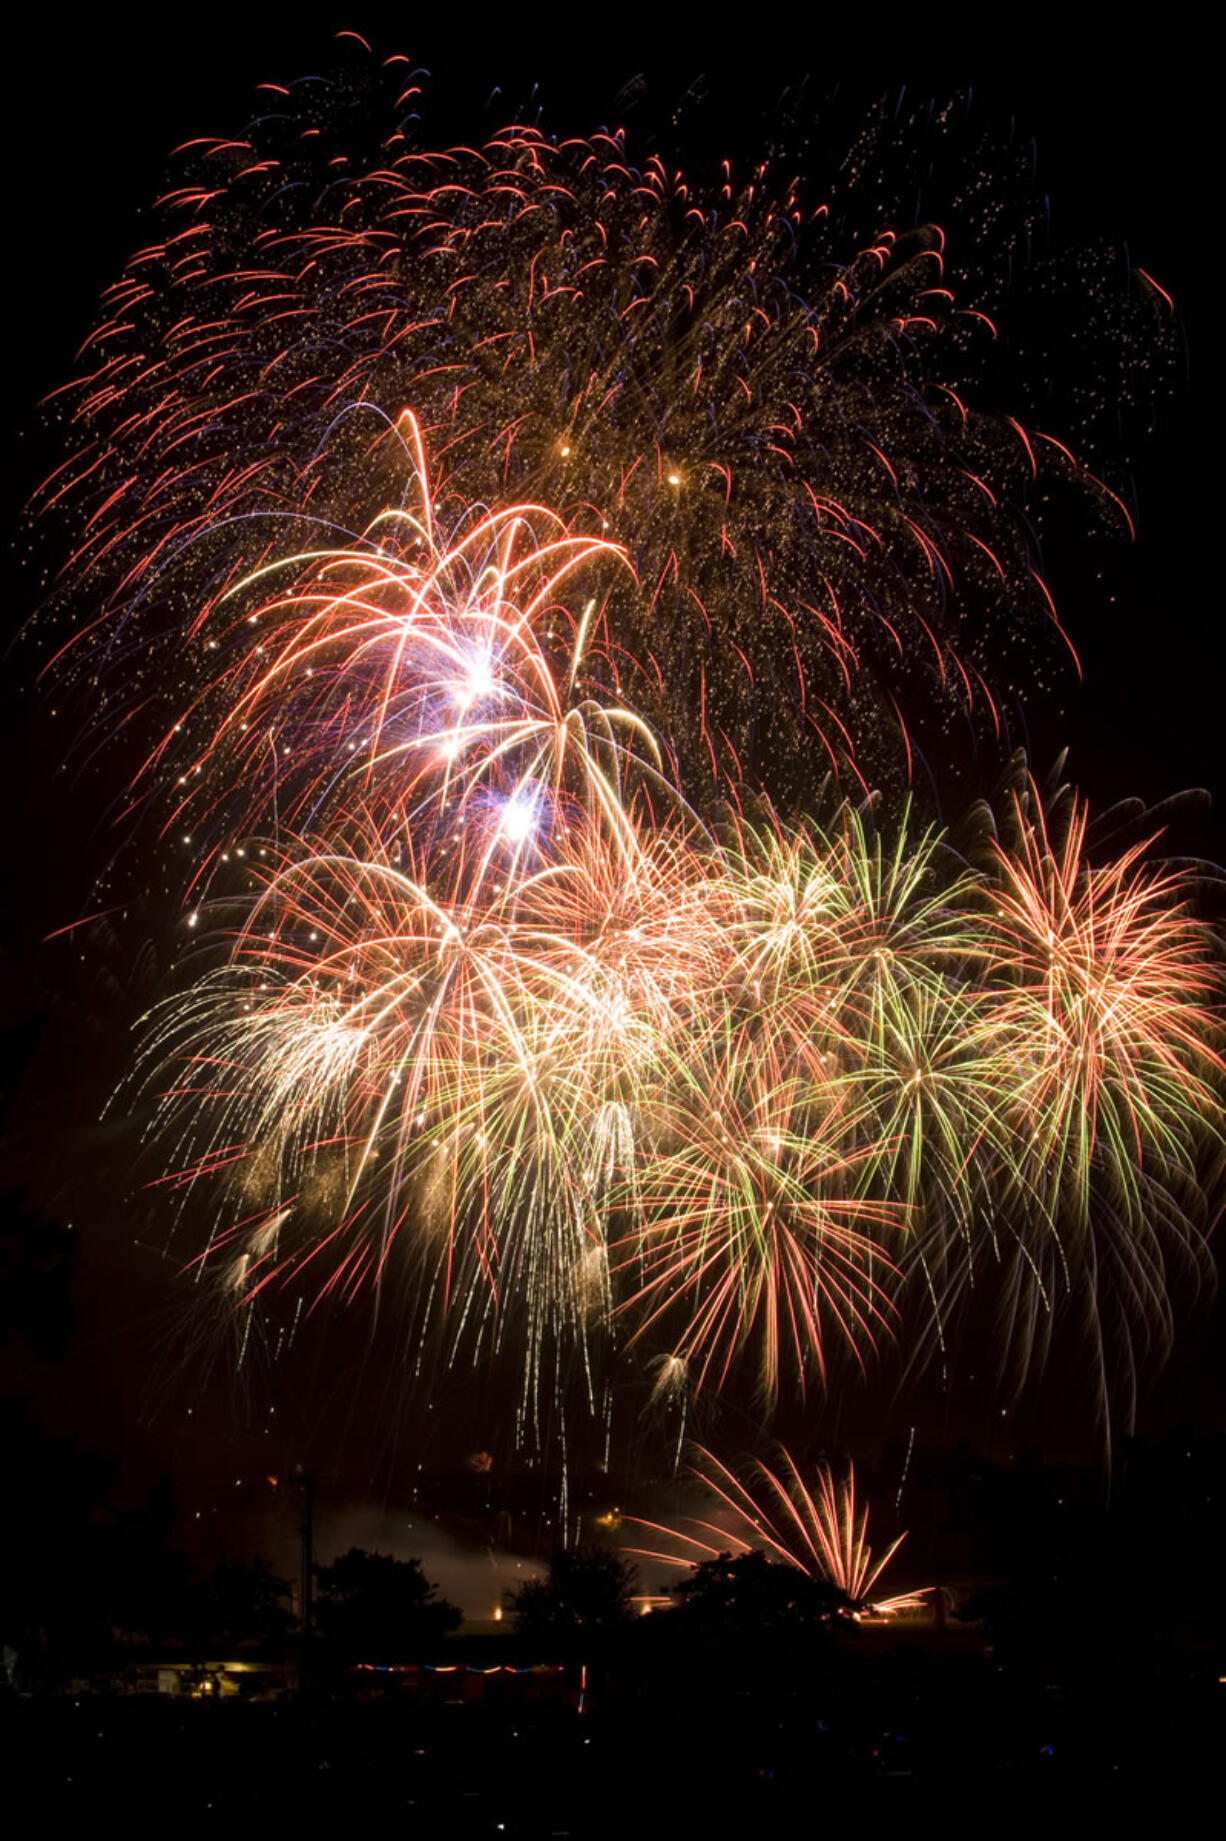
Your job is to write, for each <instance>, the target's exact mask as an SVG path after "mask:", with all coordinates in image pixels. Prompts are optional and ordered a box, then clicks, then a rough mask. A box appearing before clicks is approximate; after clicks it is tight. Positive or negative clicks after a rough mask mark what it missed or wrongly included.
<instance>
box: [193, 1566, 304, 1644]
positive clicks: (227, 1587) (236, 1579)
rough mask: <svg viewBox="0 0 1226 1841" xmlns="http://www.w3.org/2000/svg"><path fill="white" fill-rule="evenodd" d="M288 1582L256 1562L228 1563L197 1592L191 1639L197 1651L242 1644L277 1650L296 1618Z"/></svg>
mask: <svg viewBox="0 0 1226 1841" xmlns="http://www.w3.org/2000/svg"><path fill="white" fill-rule="evenodd" d="M289 1595H290V1586H289V1582H288V1580H285V1579H279V1578H278V1577H277V1576H276V1574H275V1573H274V1572H273V1571H272V1568H271V1567H270V1566H267V1565H265V1563H264V1562H263V1561H261V1560H257V1561H255V1562H254V1564H252V1565H250V1566H242V1565H238V1564H236V1563H234V1562H231V1561H224V1562H223V1563H222V1564H221V1565H220V1566H217V1567H215V1568H214V1569H213V1571H212V1572H211V1573H210V1574H209V1576H208V1577H207V1578H206V1579H203V1580H201V1581H200V1583H199V1584H198V1585H197V1586H196V1588H195V1590H194V1593H193V1606H192V1613H193V1615H192V1640H193V1643H194V1645H195V1647H196V1648H197V1649H198V1650H207V1651H210V1652H213V1653H220V1652H221V1651H223V1650H228V1649H233V1648H235V1647H236V1646H241V1645H243V1644H253V1645H256V1646H258V1647H259V1648H261V1649H277V1648H279V1647H280V1646H281V1645H282V1644H283V1643H284V1641H285V1638H286V1635H287V1634H288V1631H289V1627H290V1624H291V1622H292V1618H291V1616H290V1611H289V1606H288V1603H287V1602H286V1601H287V1600H288V1598H289Z"/></svg>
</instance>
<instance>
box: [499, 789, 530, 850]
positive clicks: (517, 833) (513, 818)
mask: <svg viewBox="0 0 1226 1841" xmlns="http://www.w3.org/2000/svg"><path fill="white" fill-rule="evenodd" d="M535 826H536V801H535V800H534V799H533V797H532V795H531V793H528V792H525V791H524V789H523V788H522V787H521V788H520V789H519V790H518V791H517V792H515V793H513V794H512V795H511V797H510V798H509V799H508V800H507V802H506V804H505V805H504V806H503V808H502V831H503V836H504V837H506V838H507V839H508V841H509V842H510V843H512V844H522V843H523V842H524V840H525V839H526V838H527V837H529V836H530V835H531V833H532V831H533V830H534V828H535Z"/></svg>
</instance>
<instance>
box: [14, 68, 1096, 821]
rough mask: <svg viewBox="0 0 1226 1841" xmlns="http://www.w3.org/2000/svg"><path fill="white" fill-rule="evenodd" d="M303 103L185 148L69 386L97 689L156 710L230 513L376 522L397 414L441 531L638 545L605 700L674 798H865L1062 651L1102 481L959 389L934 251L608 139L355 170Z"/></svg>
mask: <svg viewBox="0 0 1226 1841" xmlns="http://www.w3.org/2000/svg"><path fill="white" fill-rule="evenodd" d="M301 106H302V99H294V98H290V97H287V98H286V99H285V101H284V103H283V105H282V106H280V107H278V109H277V110H276V111H274V112H272V113H271V114H270V115H267V116H265V117H264V118H263V119H262V120H261V121H260V122H259V123H257V124H255V125H253V127H252V129H251V131H250V134H249V137H248V138H245V139H242V140H233V139H231V140H227V141H224V142H212V143H210V142H199V143H196V144H194V145H193V147H192V148H191V149H190V160H189V172H190V174H192V175H194V177H193V176H189V177H187V179H186V180H185V183H184V184H182V185H181V186H179V187H177V188H176V189H174V190H173V191H172V192H170V193H169V194H168V195H167V197H166V198H165V199H164V200H163V201H162V206H163V210H164V212H165V214H166V232H165V234H164V236H163V238H162V239H161V240H160V241H159V242H157V243H155V244H153V245H151V246H150V247H149V248H147V249H145V250H143V251H141V252H140V253H139V254H138V255H137V256H136V257H134V258H133V260H132V261H131V263H130V264H129V265H128V269H127V271H126V273H125V275H124V277H123V278H122V280H121V281H120V282H119V283H118V284H117V285H116V287H115V288H114V289H113V290H112V291H111V294H110V297H109V299H108V303H107V306H108V311H107V317H106V318H105V320H104V322H103V324H102V325H100V326H99V328H98V329H97V331H96V333H95V334H94V336H93V338H92V340H91V341H90V344H89V347H88V350H87V360H86V361H87V363H88V365H89V366H90V369H89V371H88V374H87V376H86V377H85V379H84V380H83V381H81V382H80V383H78V384H76V385H74V386H72V387H71V394H70V397H69V404H70V410H71V416H72V425H73V428H74V430H75V431H76V434H77V438H78V446H77V448H76V451H75V452H74V454H73V455H72V457H71V458H70V459H69V460H68V461H67V462H66V464H65V466H64V468H62V469H61V470H60V472H59V473H57V475H56V476H55V477H54V478H53V479H52V480H51V481H50V482H48V486H47V488H46V492H45V498H46V502H47V504H48V505H58V506H59V507H60V509H61V512H62V511H63V509H64V508H65V507H68V506H73V507H76V508H77V511H78V517H79V524H80V532H81V537H80V543H79V546H78V548H77V551H76V553H75V554H74V556H73V558H72V563H71V566H70V574H71V576H72V578H73V579H74V580H75V581H78V582H85V583H87V584H88V585H89V591H90V593H91V596H92V597H93V598H94V600H95V601H98V600H99V599H101V600H102V602H103V603H104V604H105V605H106V606H107V607H108V609H109V612H110V618H109V620H108V621H106V622H104V623H103V624H102V625H99V626H95V627H93V628H92V629H91V631H90V633H89V634H88V635H87V636H86V637H85V638H84V639H82V641H81V642H79V643H80V644H81V646H82V647H83V648H84V651H83V655H82V656H83V663H82V669H87V670H89V671H90V672H91V673H96V671H97V670H98V668H99V665H100V663H101V662H102V656H103V655H104V654H107V653H118V654H120V655H121V656H122V657H123V660H124V674H123V675H124V679H125V684H124V686H123V687H122V688H121V687H120V685H119V682H118V680H112V688H111V689H110V691H109V692H107V693H106V694H109V695H110V696H111V697H112V698H114V699H119V700H122V699H123V698H125V697H128V696H132V695H134V694H138V691H134V688H133V687H134V686H137V687H139V693H143V691H144V689H145V688H146V680H147V679H148V678H149V677H150V676H151V675H153V669H154V668H153V666H152V664H151V663H149V662H148V661H146V662H145V663H144V664H142V647H143V646H144V644H145V643H146V641H147V640H148V639H149V638H150V637H153V638H156V637H157V621H158V615H157V604H158V602H159V601H160V600H161V601H164V600H165V597H166V594H167V583H176V582H178V581H179V580H180V579H183V578H185V579H186V580H187V582H188V583H189V584H190V589H189V592H190V593H191V595H192V597H193V599H194V601H195V602H196V604H197V610H198V611H197V614H196V617H195V621H194V630H195V631H197V632H200V633H202V632H203V631H204V630H205V627H206V624H207V621H208V619H209V609H210V606H211V604H212V602H213V601H214V600H215V599H216V598H217V597H218V596H220V595H224V594H225V592H226V590H227V587H228V586H229V584H230V582H231V581H232V580H233V579H234V575H235V571H234V561H235V558H234V542H233V537H232V536H230V535H223V536H220V537H219V533H221V532H226V531H227V528H228V530H229V531H230V532H232V531H233V530H234V528H235V525H236V521H237V522H240V523H241V524H243V525H244V526H245V528H246V530H247V533H248V536H247V541H248V542H249V544H250V545H251V546H252V548H253V550H254V551H256V552H258V551H259V550H260V549H261V548H263V547H266V546H272V547H273V549H274V550H275V548H276V545H277V542H278V539H277V537H276V534H275V526H276V523H277V520H278V519H284V518H300V517H303V516H307V517H314V518H315V519H317V520H320V521H323V520H326V519H329V518H330V519H331V520H332V521H333V523H334V524H336V525H337V526H338V528H349V529H353V528H355V520H356V528H357V529H362V528H366V527H367V526H368V524H369V519H370V517H371V515H372V514H374V513H377V512H379V511H381V510H382V507H383V506H384V505H385V504H386V503H387V502H388V501H389V498H390V493H389V491H388V481H389V476H394V473H395V468H396V459H395V452H394V450H395V440H394V436H393V434H392V431H393V429H394V425H395V423H396V420H397V418H398V417H399V415H400V412H401V410H402V408H403V407H404V405H405V404H411V405H412V406H413V408H414V410H415V412H416V414H417V416H418V418H419V420H420V422H421V424H422V427H423V429H424V432H425V435H426V438H427V440H428V441H429V443H430V445H431V447H432V449H433V450H434V452H435V453H436V454H437V455H438V456H439V457H440V481H439V493H438V497H439V502H440V507H441V508H442V510H443V511H444V513H446V510H447V507H448V506H450V507H453V508H455V507H458V508H459V509H460V510H461V511H462V512H466V511H467V509H468V508H469V507H471V506H474V505H500V504H506V503H507V502H508V501H514V500H518V501H525V502H535V503H541V504H545V505H550V506H556V507H558V508H559V509H561V510H562V512H563V514H564V515H565V517H566V518H567V521H568V523H569V524H570V525H571V527H572V528H575V529H579V528H583V529H584V530H585V531H586V532H588V533H594V534H596V535H597V536H599V537H602V538H609V539H611V540H612V541H615V542H617V543H619V544H621V545H622V546H623V547H624V549H625V551H626V553H627V554H628V556H629V558H630V560H631V562H632V564H633V567H634V571H635V576H636V578H637V585H636V584H634V583H632V582H631V580H630V578H629V577H628V576H627V577H626V578H625V579H624V580H622V581H615V582H612V583H611V584H610V586H609V588H608V590H607V601H606V602H605V603H603V605H602V612H603V615H604V618H605V620H606V624H607V633H608V641H609V643H608V645H607V648H606V650H605V655H604V658H603V661H602V670H603V672H604V674H605V677H606V680H607V682H606V685H605V692H606V699H607V694H608V693H609V692H610V691H612V692H615V693H616V694H617V695H618V696H619V697H620V696H622V695H624V696H625V697H626V699H627V700H628V701H629V702H631V703H632V704H633V705H634V706H635V707H636V708H638V709H640V710H642V711H643V712H644V713H645V714H646V715H647V716H648V718H649V720H650V721H651V722H652V725H653V727H654V728H655V729H656V730H657V732H658V733H660V735H661V736H662V737H664V738H665V739H666V740H667V741H668V742H669V744H670V745H673V746H675V747H676V748H677V749H678V750H679V752H680V755H681V757H682V760H683V766H684V771H685V777H686V780H687V784H689V785H691V786H692V787H694V788H697V787H698V786H699V785H700V784H701V782H702V781H703V780H704V779H705V780H706V781H707V782H708V784H709V782H710V777H711V776H712V775H713V774H714V776H715V778H716V780H718V781H720V782H728V781H731V782H733V783H736V782H739V781H740V780H741V779H742V778H744V777H746V776H748V777H750V778H760V777H761V776H762V775H763V773H764V772H766V771H769V770H770V764H771V763H772V762H775V763H777V760H778V757H779V755H780V754H781V753H782V752H784V751H786V753H787V754H788V755H790V756H791V757H792V758H793V759H794V760H795V761H799V762H804V763H812V764H813V767H814V772H815V773H816V775H817V776H818V777H820V775H821V774H822V773H824V772H826V771H827V770H828V768H831V767H833V768H834V769H835V770H836V771H837V772H838V773H840V775H842V777H843V778H844V780H845V781H846V783H847V784H848V785H849V786H851V787H855V786H856V785H857V784H858V785H860V786H861V787H863V786H864V785H865V782H864V779H863V774H864V772H865V770H866V769H867V771H868V772H870V773H872V774H874V775H879V774H880V772H881V771H882V764H883V758H884V756H885V755H886V754H887V753H889V752H891V751H894V750H897V751H898V752H900V753H901V752H902V750H903V749H904V748H905V747H906V746H907V743H906V725H907V721H908V712H910V713H911V714H914V713H916V712H917V711H918V710H919V709H920V708H921V707H922V706H923V705H924V704H929V703H931V702H932V701H933V699H936V700H938V701H940V702H941V703H942V704H943V705H945V706H946V707H947V708H950V709H958V710H961V711H963V712H965V713H966V714H967V715H968V716H969V717H971V718H972V720H974V721H975V722H977V723H982V724H984V725H987V726H988V727H990V728H992V729H993V730H995V729H996V728H997V726H998V724H999V692H1000V691H1001V690H1003V691H1004V692H1005V693H1006V694H1008V693H1009V692H1010V691H1011V690H1013V689H1016V688H1017V686H1018V685H1020V684H1022V683H1024V682H1026V681H1027V679H1028V678H1029V677H1030V676H1032V675H1033V673H1034V669H1035V657H1034V654H1035V643H1036V642H1035V640H1034V634H1035V633H1036V632H1037V631H1038V630H1040V629H1042V628H1048V627H1050V626H1051V624H1052V623H1053V622H1055V623H1056V625H1058V620H1057V616H1056V614H1055V611H1054V609H1053V607H1052V605H1051V602H1050V597H1049V596H1047V594H1046V591H1045V589H1044V588H1043V585H1042V582H1041V580H1040V578H1039V577H1038V574H1037V558H1036V556H1035V555H1034V554H1033V551H1032V546H1031V541H1030V538H1029V535H1028V529H1027V522H1026V517H1025V513H1024V507H1025V503H1026V500H1027V497H1028V495H1029V494H1030V492H1031V490H1032V488H1036V487H1037V479H1038V476H1039V474H1040V473H1041V472H1042V471H1043V470H1044V469H1047V470H1051V469H1054V470H1055V471H1056V472H1058V473H1067V474H1070V475H1073V476H1076V477H1079V478H1082V479H1085V480H1087V482H1088V481H1089V476H1088V475H1086V474H1085V473H1084V471H1083V470H1082V469H1080V468H1079V467H1078V465H1077V462H1076V461H1075V460H1074V459H1073V457H1072V456H1071V455H1070V454H1069V452H1068V450H1067V448H1065V447H1064V445H1063V444H1061V443H1059V442H1055V441H1051V440H1041V439H1039V438H1038V437H1032V436H1031V435H1030V434H1028V433H1027V432H1026V431H1025V430H1024V429H1023V428H1022V427H1021V425H1020V423H1018V422H1017V421H1016V420H1015V419H1012V418H1008V417H1002V418H999V419H997V418H992V417H988V416H986V415H983V414H981V413H979V412H978V411H976V409H975V408H974V406H973V405H972V404H971V403H969V402H968V401H967V400H965V397H964V394H960V392H959V388H958V387H957V384H958V379H959V377H960V375H961V373H962V372H964V371H965V370H966V369H968V367H969V368H973V365H974V362H975V359H974V347H975V345H976V343H977V342H979V341H982V340H987V339H990V338H991V336H992V328H991V324H990V322H989V321H988V319H987V316H985V315H984V314H983V313H981V312H979V311H977V309H976V307H975V304H974V303H973V302H972V303H969V304H960V303H959V302H958V300H957V298H956V295H955V292H954V290H953V288H952V287H951V286H950V285H949V281H950V277H949V276H948V275H947V273H946V262H945V255H944V238H943V235H942V233H941V231H940V230H939V229H938V228H936V227H935V226H924V227H921V228H919V229H916V230H914V231H911V232H908V233H907V234H904V235H899V234H896V233H895V232H894V231H891V230H888V229H887V230H883V231H882V232H881V234H879V235H877V236H876V237H875V238H874V239H873V241H872V242H871V244H869V245H868V246H867V247H864V248H860V249H857V248H856V246H855V245H854V244H849V243H848V242H847V241H846V239H845V235H844V233H843V232H842V231H841V230H840V228H839V225H838V222H837V220H836V219H835V218H834V217H832V214H831V211H830V208H829V206H828V205H826V204H824V203H819V204H816V205H815V204H814V203H813V202H812V201H806V200H805V199H804V198H803V197H802V194H801V192H800V189H799V187H798V185H797V184H796V182H795V181H794V180H793V179H791V178H790V177H788V176H786V175H780V174H775V173H773V172H772V171H771V170H769V169H768V168H767V167H766V166H760V167H758V168H755V169H754V170H753V171H752V172H750V173H749V174H748V175H747V176H745V177H744V178H742V179H739V180H738V179H736V178H734V176H733V174H732V172H731V170H730V169H729V170H728V171H727V172H726V173H725V175H724V180H723V183H722V184H719V185H713V186H708V187H695V186H694V185H692V184H691V183H690V182H689V181H688V180H687V178H686V177H685V175H684V174H683V173H681V172H678V171H674V170H671V169H670V168H668V167H666V166H665V165H664V163H663V161H662V160H661V159H660V158H659V157H658V156H656V155H652V156H651V157H649V158H647V159H645V160H643V161H641V162H638V163H636V162H635V161H634V159H633V158H632V157H631V154H630V152H629V151H628V148H627V144H626V140H625V137H624V135H623V134H622V133H621V131H618V132H617V133H614V134H612V135H610V134H597V135H594V136H592V137H591V138H590V139H588V140H582V139H572V140H567V141H563V142H561V143H560V144H557V143H554V142H551V141H550V140H548V139H547V138H546V137H545V136H544V135H543V134H542V133H540V132H539V131H538V130H536V129H534V128H531V127H522V126H512V127H509V128H507V129H506V130H504V131H503V132H501V133H499V134H497V135H495V136H494V137H493V138H492V139H491V140H490V141H489V142H488V143H487V144H486V145H485V146H483V147H481V148H479V149H474V148H463V147H462V148H455V149H451V150H434V149H430V148H429V147H424V146H421V145H420V144H417V140H416V131H415V130H414V128H413V127H412V125H411V123H410V122H409V121H407V120H400V119H397V120H396V122H395V125H394V126H393V127H392V130H391V132H390V133H389V135H388V138H387V141H386V143H385V146H384V147H383V148H382V149H381V150H380V153H379V156H378V157H377V159H376V160H375V161H374V163H373V165H372V166H371V168H370V169H369V170H366V171H362V170H360V168H358V167H357V166H356V165H355V164H354V163H353V162H352V161H349V160H346V159H344V158H340V159H339V161H338V159H336V158H334V159H332V160H325V159H324V158H323V154H322V149H321V148H320V146H319V142H318V137H316V136H315V135H314V133H313V132H312V133H309V134H307V135H306V136H305V137H303V136H302V135H301V134H300V133H297V132H295V130H294V127H293V126H292V123H293V119H294V116H295V112H296V110H297V109H298V108H299V107H301ZM312 106H313V105H312ZM301 125H302V124H301V122H300V123H299V127H301ZM354 405H359V406H360V413H356V414H355V413H354V410H353V406H354ZM1089 490H1090V491H1091V492H1094V493H1100V496H1103V497H1104V499H1105V498H1106V489H1105V488H1101V489H1100V487H1099V485H1098V483H1097V482H1092V483H1090V484H1089ZM1115 510H1116V508H1115V506H1114V505H1112V515H1115ZM1121 511H1122V508H1121ZM237 573H238V574H241V573H243V570H242V569H241V568H240V569H239V570H238V571H237ZM1018 634H1026V635H1029V637H1027V638H1026V639H1025V641H1024V642H1023V648H1022V651H1021V652H1019V650H1018V646H1017V642H1016V638H1015V636H1016V635H1018ZM1061 643H1063V642H1061ZM155 650H156V648H155ZM1038 650H1039V652H1040V654H1041V652H1042V650H1043V648H1042V647H1041V646H1040V647H1039V648H1038ZM994 682H995V684H996V686H997V694H994V691H993V688H992V686H993V683H994ZM814 772H810V771H808V770H807V769H806V772H805V774H804V776H803V781H802V784H811V783H812V781H813V779H814ZM857 776H859V777H857Z"/></svg>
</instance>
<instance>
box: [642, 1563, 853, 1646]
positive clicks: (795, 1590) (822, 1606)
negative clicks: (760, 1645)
mask: <svg viewBox="0 0 1226 1841" xmlns="http://www.w3.org/2000/svg"><path fill="white" fill-rule="evenodd" d="M673 1593H674V1596H675V1597H676V1599H677V1615H678V1616H679V1617H680V1618H682V1619H684V1621H685V1624H686V1625H687V1626H688V1627H689V1628H690V1629H691V1630H692V1631H693V1632H694V1633H695V1634H698V1635H702V1636H711V1637H719V1638H731V1639H734V1640H741V1641H745V1640H755V1639H758V1638H769V1639H774V1638H775V1637H776V1636H778V1635H780V1634H782V1633H784V1632H793V1631H803V1630H809V1631H810V1632H817V1631H826V1632H829V1630H830V1629H831V1627H832V1626H833V1624H834V1622H835V1620H836V1619H837V1618H840V1617H846V1616H848V1615H849V1614H850V1613H851V1611H852V1610H853V1608H854V1607H853V1605H852V1601H851V1600H850V1599H849V1598H848V1597H847V1595H846V1593H844V1592H842V1591H840V1590H839V1588H838V1586H836V1585H832V1584H831V1583H830V1582H829V1581H828V1580H826V1579H818V1578H813V1577H811V1576H810V1575H809V1574H807V1573H802V1572H801V1571H800V1570H799V1568H798V1567H795V1566H788V1565H785V1564H782V1563H781V1562H779V1561H774V1560H768V1559H767V1557H766V1555H765V1554H764V1553H757V1552H753V1553H742V1554H738V1555H737V1556H736V1558H735V1559H734V1558H733V1557H732V1555H731V1554H728V1553H721V1554H719V1555H717V1557H716V1558H715V1559H712V1560H703V1561H702V1562H701V1563H700V1564H699V1565H697V1566H695V1567H694V1568H693V1569H692V1571H691V1572H690V1573H689V1575H688V1577H687V1578H685V1579H683V1580H682V1581H681V1583H680V1584H679V1585H675V1586H674V1587H673Z"/></svg>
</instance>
